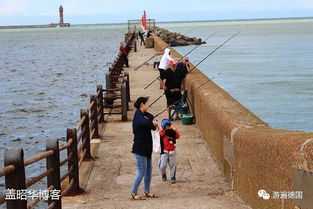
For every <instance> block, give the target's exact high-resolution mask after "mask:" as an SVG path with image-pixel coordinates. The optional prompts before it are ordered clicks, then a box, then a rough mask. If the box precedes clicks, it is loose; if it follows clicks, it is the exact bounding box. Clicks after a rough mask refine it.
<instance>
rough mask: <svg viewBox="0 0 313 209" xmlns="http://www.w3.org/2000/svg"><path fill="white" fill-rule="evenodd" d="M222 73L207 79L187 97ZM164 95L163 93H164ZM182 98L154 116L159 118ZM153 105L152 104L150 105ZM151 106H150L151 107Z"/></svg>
mask: <svg viewBox="0 0 313 209" xmlns="http://www.w3.org/2000/svg"><path fill="white" fill-rule="evenodd" d="M221 74H222V73H218V74H217V75H215V76H213V77H212V78H209V80H207V81H205V82H204V83H202V84H201V85H200V86H198V87H197V88H195V89H194V90H192V91H191V92H189V93H188V94H187V95H186V97H187V98H188V96H189V95H190V94H192V93H193V92H195V91H197V90H198V89H200V88H201V87H202V86H204V85H205V84H207V83H208V82H209V81H212V80H213V79H214V78H217V77H219V76H220V75H221ZM162 96H163V95H162ZM180 100H181V99H179V100H177V101H176V102H174V104H171V105H169V106H167V107H166V109H164V110H162V111H161V112H159V113H158V114H156V115H155V116H154V118H157V117H158V116H159V115H161V114H162V113H164V112H165V111H166V110H167V109H168V108H171V107H173V106H175V105H176V104H177V103H178V102H179V101H180ZM150 106H151V105H150ZM150 106H149V107H150Z"/></svg>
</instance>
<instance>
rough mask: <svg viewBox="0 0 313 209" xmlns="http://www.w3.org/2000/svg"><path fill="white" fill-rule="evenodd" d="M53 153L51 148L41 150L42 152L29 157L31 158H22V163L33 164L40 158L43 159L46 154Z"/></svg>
mask: <svg viewBox="0 0 313 209" xmlns="http://www.w3.org/2000/svg"><path fill="white" fill-rule="evenodd" d="M53 153H54V151H53V150H49V151H47V152H43V153H40V154H38V155H35V156H34V157H31V158H28V159H26V160H24V165H25V166H28V165H31V164H33V163H35V162H38V161H40V160H42V159H45V158H46V157H48V156H51V155H53Z"/></svg>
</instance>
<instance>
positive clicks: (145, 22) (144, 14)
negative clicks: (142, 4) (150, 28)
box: [143, 10, 147, 30]
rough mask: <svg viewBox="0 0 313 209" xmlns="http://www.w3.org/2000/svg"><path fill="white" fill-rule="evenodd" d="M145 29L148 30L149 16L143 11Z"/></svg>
mask: <svg viewBox="0 0 313 209" xmlns="http://www.w3.org/2000/svg"><path fill="white" fill-rule="evenodd" d="M143 27H144V28H145V30H147V14H146V11H145V10H144V11H143Z"/></svg>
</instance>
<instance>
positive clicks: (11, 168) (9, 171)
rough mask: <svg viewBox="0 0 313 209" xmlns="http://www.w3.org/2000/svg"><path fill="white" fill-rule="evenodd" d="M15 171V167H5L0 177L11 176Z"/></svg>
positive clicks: (0, 169) (1, 170)
mask: <svg viewBox="0 0 313 209" xmlns="http://www.w3.org/2000/svg"><path fill="white" fill-rule="evenodd" d="M14 170H15V166H14V165H8V166H5V167H4V168H0V177H2V176H4V175H5V174H9V173H11V172H13V171H14Z"/></svg>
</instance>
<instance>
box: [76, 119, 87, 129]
mask: <svg viewBox="0 0 313 209" xmlns="http://www.w3.org/2000/svg"><path fill="white" fill-rule="evenodd" d="M85 120H86V116H84V117H83V118H82V119H80V121H78V124H77V126H76V130H77V131H79V129H80V128H81V127H82V125H83V124H84V122H85Z"/></svg>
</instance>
